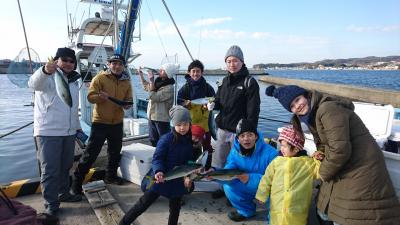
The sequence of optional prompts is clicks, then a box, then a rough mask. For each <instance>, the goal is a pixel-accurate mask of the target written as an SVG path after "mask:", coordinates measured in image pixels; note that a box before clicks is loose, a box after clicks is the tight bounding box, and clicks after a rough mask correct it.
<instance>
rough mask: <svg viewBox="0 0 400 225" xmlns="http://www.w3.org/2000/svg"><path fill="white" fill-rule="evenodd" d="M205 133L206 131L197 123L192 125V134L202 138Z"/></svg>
mask: <svg viewBox="0 0 400 225" xmlns="http://www.w3.org/2000/svg"><path fill="white" fill-rule="evenodd" d="M205 133H206V131H205V130H204V129H203V128H202V127H201V126H199V125H195V124H193V125H192V136H195V137H197V138H198V139H200V140H203V139H204V134H205Z"/></svg>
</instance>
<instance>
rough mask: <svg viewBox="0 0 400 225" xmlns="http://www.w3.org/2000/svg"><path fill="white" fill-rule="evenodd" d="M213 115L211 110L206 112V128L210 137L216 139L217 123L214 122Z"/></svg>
mask: <svg viewBox="0 0 400 225" xmlns="http://www.w3.org/2000/svg"><path fill="white" fill-rule="evenodd" d="M214 115H215V114H214V111H213V110H211V111H210V112H209V113H208V130H209V131H210V134H211V137H212V138H213V139H214V140H217V124H216V123H215V116H214Z"/></svg>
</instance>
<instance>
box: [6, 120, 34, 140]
mask: <svg viewBox="0 0 400 225" xmlns="http://www.w3.org/2000/svg"><path fill="white" fill-rule="evenodd" d="M32 123H33V121H32V122H29V123H27V124H25V125H23V126H22V127H19V128H17V129H15V130H13V131H10V132H8V133H5V134H2V135H0V139H1V138H3V137H6V136H8V135H10V134H13V133H15V132H17V131H19V130H21V129H23V128H25V127H27V126H29V125H31V124H32Z"/></svg>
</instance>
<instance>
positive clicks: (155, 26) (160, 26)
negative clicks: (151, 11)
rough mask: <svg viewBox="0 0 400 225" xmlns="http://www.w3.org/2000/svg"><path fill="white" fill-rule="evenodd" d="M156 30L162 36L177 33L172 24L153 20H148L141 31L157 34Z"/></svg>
mask: <svg viewBox="0 0 400 225" xmlns="http://www.w3.org/2000/svg"><path fill="white" fill-rule="evenodd" d="M157 31H158V32H159V33H160V35H162V36H170V35H177V33H176V29H175V27H174V26H173V25H168V24H167V23H163V22H160V21H159V20H155V21H154V22H149V23H148V24H147V25H146V26H145V28H144V30H143V32H144V33H147V34H151V35H157Z"/></svg>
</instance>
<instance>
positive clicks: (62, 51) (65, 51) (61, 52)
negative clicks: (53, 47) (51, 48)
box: [54, 48, 77, 70]
mask: <svg viewBox="0 0 400 225" xmlns="http://www.w3.org/2000/svg"><path fill="white" fill-rule="evenodd" d="M60 57H69V58H71V59H73V60H74V61H75V66H74V70H76V64H77V63H76V56H75V51H74V50H72V49H70V48H58V49H57V52H56V56H55V57H54V60H57V59H58V58H60Z"/></svg>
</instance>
